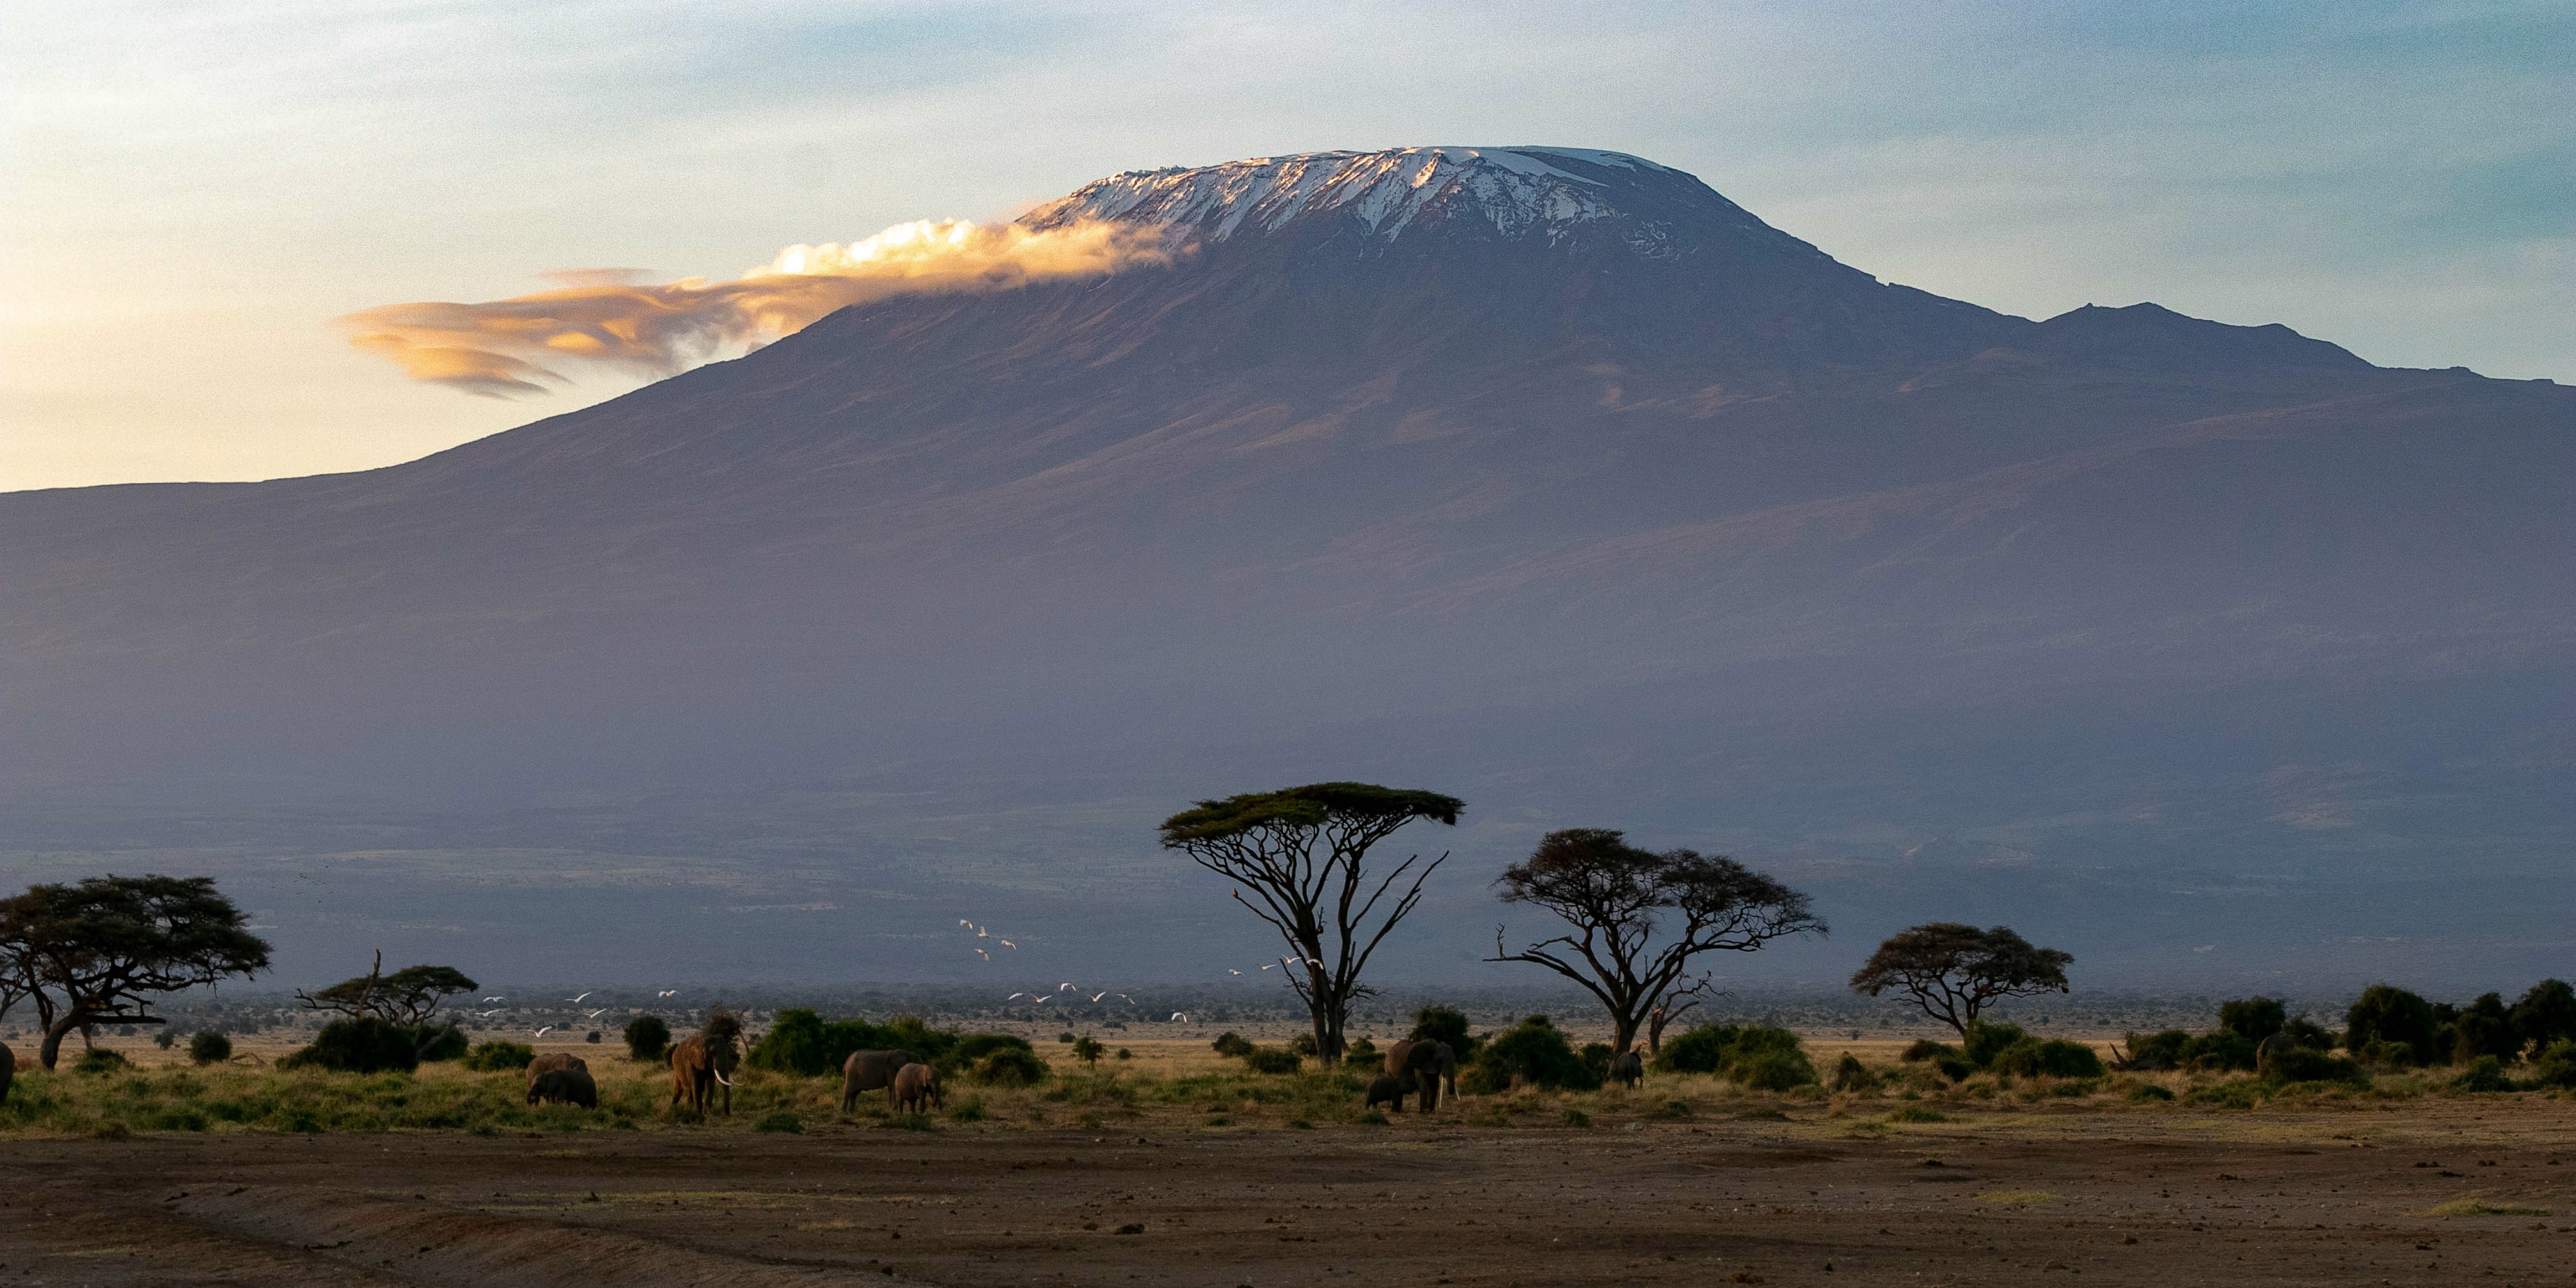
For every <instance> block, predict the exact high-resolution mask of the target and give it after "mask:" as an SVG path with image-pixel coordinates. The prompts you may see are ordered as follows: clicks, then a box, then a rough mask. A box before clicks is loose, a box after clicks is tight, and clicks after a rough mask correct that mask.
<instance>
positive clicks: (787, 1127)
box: [751, 1109, 805, 1134]
mask: <svg viewBox="0 0 2576 1288" xmlns="http://www.w3.org/2000/svg"><path fill="white" fill-rule="evenodd" d="M751 1129H752V1130H753V1131H783V1132H790V1133H797V1134H802V1133H803V1132H804V1130H805V1120H804V1119H802V1118H799V1117H797V1116H796V1115H794V1114H791V1113H789V1112H787V1111H786V1110H784V1109H773V1110H771V1111H769V1112H768V1113H765V1114H762V1115H761V1116H760V1121H759V1122H756V1123H753V1124H752V1125H751Z"/></svg>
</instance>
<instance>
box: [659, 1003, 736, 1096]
mask: <svg viewBox="0 0 2576 1288" xmlns="http://www.w3.org/2000/svg"><path fill="white" fill-rule="evenodd" d="M741 1036H742V1021H740V1020H737V1019H735V1018H734V1017H733V1016H732V1015H730V1014H727V1013H726V1012H725V1011H724V1010H723V1009H722V1008H718V1009H717V1010H716V1013H715V1014H713V1015H711V1016H708V1017H707V1026H706V1027H705V1028H703V1029H700V1030H699V1031H698V1032H697V1034H696V1035H695V1036H693V1037H691V1038H690V1039H689V1040H688V1041H686V1042H682V1043H680V1044H679V1045H678V1046H675V1047H672V1048H671V1107H672V1108H674V1109H676V1108H678V1107H679V1105H680V1102H681V1101H682V1100H686V1101H688V1102H689V1111H690V1112H691V1113H697V1114H703V1113H705V1112H706V1111H707V1102H708V1101H709V1100H712V1099H714V1097H715V1090H716V1088H717V1087H718V1086H722V1087H723V1088H724V1112H726V1113H728V1114H730V1113H732V1112H733V1079H732V1078H729V1077H727V1076H725V1075H727V1074H729V1073H731V1072H733V1071H734V1069H735V1068H737V1067H739V1066H740V1065H741V1063H742V1052H741V1051H739V1050H737V1049H735V1046H734V1041H735V1039H737V1038H740V1037H741Z"/></svg>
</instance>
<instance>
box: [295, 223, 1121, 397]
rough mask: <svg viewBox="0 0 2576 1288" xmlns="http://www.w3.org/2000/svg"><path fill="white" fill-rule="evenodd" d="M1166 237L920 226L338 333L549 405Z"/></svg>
mask: <svg viewBox="0 0 2576 1288" xmlns="http://www.w3.org/2000/svg"><path fill="white" fill-rule="evenodd" d="M1169 258H1170V252H1169V250H1168V248H1167V247H1166V245H1165V243H1164V241H1163V240H1162V233H1161V230H1159V229H1156V228H1151V227H1139V226H1136V225H1131V224H1113V223H1103V222H1090V223H1079V224H1072V225H1068V226H1065V227H1062V228H1047V229H1030V228H1025V227H1022V226H1020V225H1018V224H976V223H969V222H967V221H965V220H938V221H934V220H922V221H919V222H916V223H909V224H897V225H895V226H894V227H892V228H889V229H886V230H885V231H884V232H881V233H878V234H877V235H876V236H874V237H870V238H868V239H867V240H865V241H859V242H852V243H850V244H849V245H847V246H843V245H839V244H837V243H827V244H825V245H821V246H790V247H788V248H787V249H785V250H783V251H780V252H779V253H778V258H777V259H775V260H773V261H771V262H770V263H769V264H767V265H765V266H763V267H760V268H755V269H753V270H751V271H750V272H748V273H745V274H743V275H742V276H741V277H740V278H737V279H735V280H733V281H730V282H709V281H707V280H706V279H705V278H690V279H687V280H685V281H679V282H672V283H670V284H668V285H662V286H653V285H643V284H638V283H637V282H635V281H634V280H633V279H634V278H635V277H638V276H640V274H638V273H637V272H636V271H635V270H632V269H577V270H572V271H569V272H565V273H560V274H552V275H550V276H552V277H553V279H554V280H556V281H559V282H563V283H565V285H564V286H563V287H562V288H560V289H557V290H551V291H539V292H537V293H536V294H533V295H520V296H514V297H512V298H510V299H506V300H494V301H491V302H489V303H485V304H441V303H424V304H388V305H385V306H384V307H382V308H373V309H368V310H365V311H364V312H359V313H352V314H350V315H348V316H347V317H343V318H339V319H337V322H338V324H339V326H340V327H342V328H343V329H344V330H346V331H347V332H348V333H349V342H350V343H351V344H354V345H356V346H357V347H359V348H361V349H364V350H366V351H368V352H369V353H374V354H379V355H381V356H383V357H385V358H387V359H389V360H391V361H392V362H393V363H394V364H395V365H397V366H400V367H401V368H402V369H403V373H404V374H406V375H408V376H410V377H411V378H412V379H414V380H425V381H430V382H433V383H436V384H443V385H448V386H451V387H454V388H457V389H462V390H465V391H466V392H468V393H474V394H482V395H485V396H488V397H508V396H512V395H517V394H530V393H546V392H548V389H547V385H548V384H550V383H561V382H562V381H563V380H564V378H565V377H564V375H563V371H564V369H566V368H567V367H572V366H577V365H579V364H582V363H598V364H603V365H607V366H611V367H617V368H621V369H624V370H627V371H631V372H637V373H641V374H644V375H652V376H666V375H670V374H672V373H674V372H677V371H680V370H682V369H684V368H686V367H688V366H690V365H691V364H693V363H697V362H701V361H704V360H706V359H707V358H709V357H712V356H715V355H716V354H718V353H720V352H722V351H724V350H726V349H728V348H730V347H733V346H737V345H745V346H747V345H754V344H761V343H766V342H767V341H770V340H774V339H777V338H778V337H780V336H783V335H787V334H790V333H792V332H794V331H797V330H799V329H801V328H803V327H804V326H806V325H807V324H808V323H811V322H813V321H815V320H816V319H818V318H821V317H822V316H823V315H825V314H827V313H830V312H832V311H833V310H835V309H839V308H844V307H846V306H849V305H852V304H864V303H867V302H868V301H871V300H879V299H884V298H885V297H887V296H890V295H902V294H910V293H937V292H950V291H984V290H999V289H1004V288H1007V287H1013V286H1020V285H1024V284H1027V283H1030V282H1035V281H1040V280H1044V279H1048V278H1057V277H1084V276H1095V275H1098V274H1103V273H1114V272H1117V271H1118V270H1120V269H1122V268H1129V267H1134V266H1136V265H1139V264H1149V263H1163V262H1166V261H1167V260H1168V259H1169Z"/></svg>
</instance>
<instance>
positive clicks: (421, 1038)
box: [410, 1024, 469, 1064]
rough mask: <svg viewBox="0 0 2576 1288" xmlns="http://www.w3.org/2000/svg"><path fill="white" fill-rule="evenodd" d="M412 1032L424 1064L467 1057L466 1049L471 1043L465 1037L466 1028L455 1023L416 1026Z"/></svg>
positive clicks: (413, 1042)
mask: <svg viewBox="0 0 2576 1288" xmlns="http://www.w3.org/2000/svg"><path fill="white" fill-rule="evenodd" d="M410 1032H411V1035H412V1044H413V1045H414V1046H415V1047H417V1048H419V1050H420V1059H421V1063H423V1064H434V1063H438V1062H441V1061H446V1060H462V1059H464V1058H465V1051H466V1048H467V1046H468V1045H469V1044H468V1043H467V1041H466V1039H465V1030H463V1029H460V1028H458V1027H456V1026H455V1025H453V1024H442V1025H440V1026H438V1027H437V1028H434V1029H433V1028H426V1027H423V1028H416V1029H412V1030H410Z"/></svg>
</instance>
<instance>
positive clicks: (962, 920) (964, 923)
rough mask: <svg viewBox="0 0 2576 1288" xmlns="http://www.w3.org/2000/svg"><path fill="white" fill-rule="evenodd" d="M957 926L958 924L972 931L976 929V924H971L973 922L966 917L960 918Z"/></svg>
mask: <svg viewBox="0 0 2576 1288" xmlns="http://www.w3.org/2000/svg"><path fill="white" fill-rule="evenodd" d="M957 924H958V925H961V926H964V927H966V928H967V929H968V930H972V929H974V928H975V923H974V922H971V921H968V920H967V919H965V918H964V917H959V918H958V919H957Z"/></svg>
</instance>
